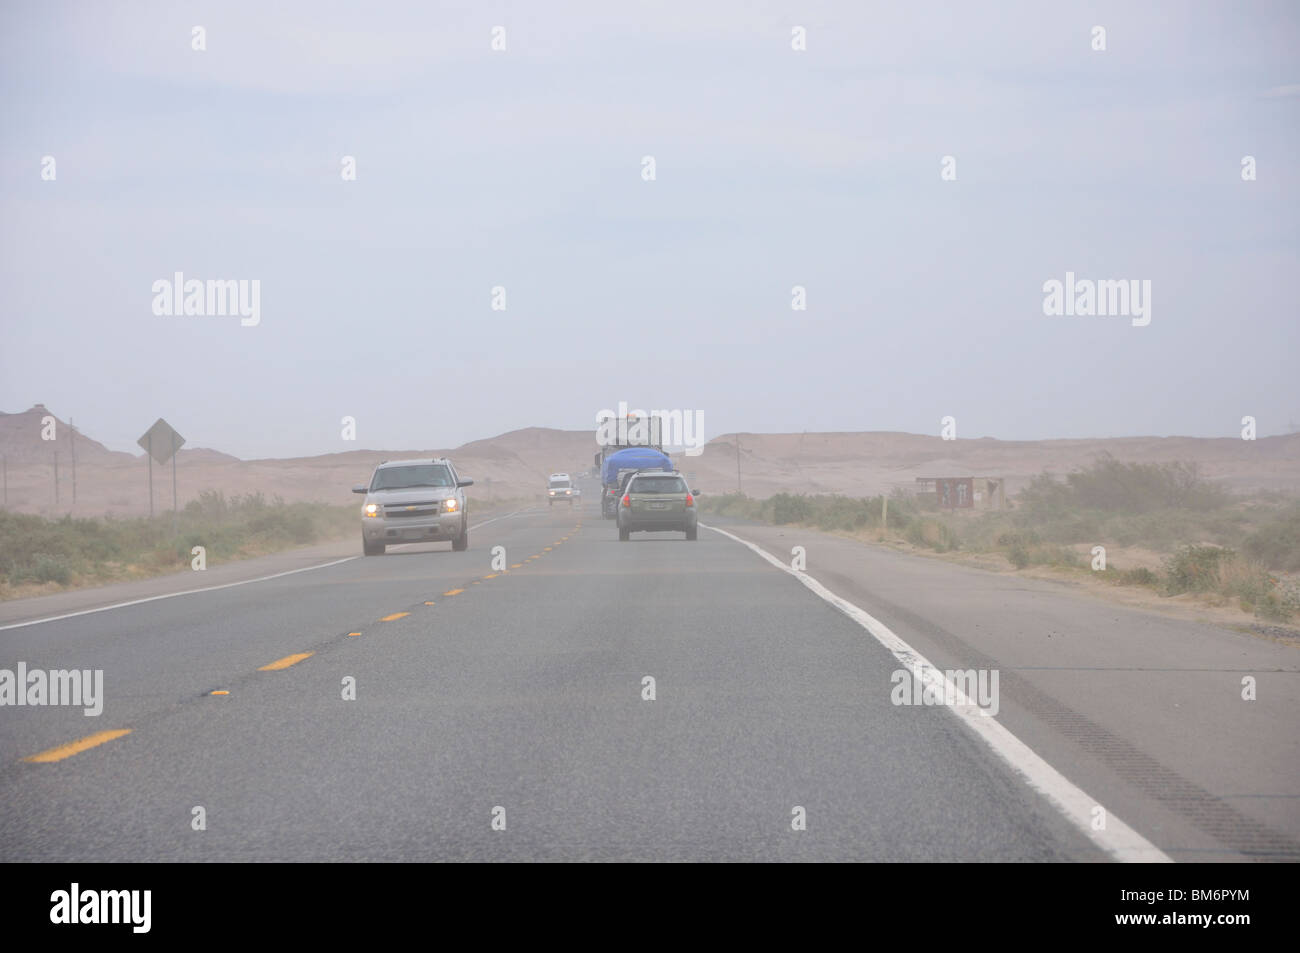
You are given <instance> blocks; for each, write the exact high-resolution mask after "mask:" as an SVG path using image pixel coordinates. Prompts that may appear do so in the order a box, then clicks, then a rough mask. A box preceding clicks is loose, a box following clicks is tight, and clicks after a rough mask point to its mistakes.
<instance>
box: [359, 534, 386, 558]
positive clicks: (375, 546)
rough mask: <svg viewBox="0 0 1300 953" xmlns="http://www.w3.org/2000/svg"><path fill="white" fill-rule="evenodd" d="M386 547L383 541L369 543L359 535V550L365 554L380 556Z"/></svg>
mask: <svg viewBox="0 0 1300 953" xmlns="http://www.w3.org/2000/svg"><path fill="white" fill-rule="evenodd" d="M386 548H387V546H386V545H385V544H384V543H371V542H370V540H368V539H366V538H365V537H364V536H362V537H361V551H362V552H364V553H365V554H366V555H367V556H382V555H384V550H385V549H386Z"/></svg>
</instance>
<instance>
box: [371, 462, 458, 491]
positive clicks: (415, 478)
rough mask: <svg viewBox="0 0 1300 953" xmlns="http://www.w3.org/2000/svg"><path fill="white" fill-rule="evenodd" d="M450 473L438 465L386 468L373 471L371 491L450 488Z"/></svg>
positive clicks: (451, 482)
mask: <svg viewBox="0 0 1300 953" xmlns="http://www.w3.org/2000/svg"><path fill="white" fill-rule="evenodd" d="M453 483H454V481H453V480H452V478H451V471H449V470H448V469H447V468H446V467H445V466H443V465H442V464H440V463H430V464H426V465H422V466H412V467H387V468H386V469H383V470H376V471H375V479H374V481H373V482H372V483H371V484H370V489H372V490H401V489H404V488H406V487H412V486H452V485H453Z"/></svg>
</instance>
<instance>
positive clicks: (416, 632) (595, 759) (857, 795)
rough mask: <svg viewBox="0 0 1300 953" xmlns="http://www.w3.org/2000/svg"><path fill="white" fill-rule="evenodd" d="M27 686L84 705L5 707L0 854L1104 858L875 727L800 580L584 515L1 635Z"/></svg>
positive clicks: (975, 752) (1054, 823)
mask: <svg viewBox="0 0 1300 953" xmlns="http://www.w3.org/2000/svg"><path fill="white" fill-rule="evenodd" d="M495 546H501V547H504V551H505V553H504V555H505V559H506V566H507V569H506V571H505V572H494V571H493V567H492V564H491V560H492V556H493V552H492V548H493V547H495ZM350 548H351V547H349V549H350ZM357 548H359V544H358V547H357ZM321 555H322V556H323V555H328V554H321ZM777 555H780V553H779V552H778V553H777ZM333 558H334V559H337V558H338V557H337V556H334V557H333ZM320 561H321V562H331V561H332V560H330V559H324V558H322V559H321V560H320ZM814 570H815V567H809V572H808V575H809V576H814V577H815V576H816V575H817V573H816V572H815V571H814ZM109 595H111V594H105V595H104V597H103V598H102V599H101V602H105V601H107V600H108V598H109ZM85 604H86V603H85V599H84V597H83V598H82V601H81V602H79V603H78V604H77V605H78V607H84V606H85ZM862 608H864V609H866V610H867V611H868V612H871V611H873V607H872V606H871V605H863V606H862ZM911 609H912V610H913V611H915V612H916V613H918V614H919V616H918V617H923V616H924V614H925V613H926V611H927V606H926V600H925V599H924V598H918V599H915V600H914V601H913V604H912V606H911ZM403 613H405V614H403ZM383 620H388V621H383ZM945 623H946V624H948V628H949V629H951V628H953V626H952V625H951V624H950V623H948V620H945ZM891 627H892V630H893V631H895V632H897V634H898V635H899V636H900V637H902V638H904V639H906V638H909V636H910V635H911V634H913V633H911V632H910V631H909V630H908V622H907V621H906V620H902V621H898V620H892V621H891ZM957 628H958V629H959V628H960V627H957ZM352 633H358V634H352ZM306 653H311V654H310V655H306ZM299 655H305V656H306V657H303V658H301V659H299V660H297V661H294V662H292V663H290V664H286V665H285V666H284V667H281V668H277V669H273V670H262V668H263V667H264V666H267V665H268V664H270V663H274V662H276V661H277V660H285V659H291V658H293V657H294V656H299ZM20 661H21V662H25V663H26V664H27V666H28V668H29V669H37V668H39V669H64V668H78V669H102V670H103V672H104V693H105V702H104V710H103V713H102V714H101V715H99V716H98V717H87V716H85V715H84V714H83V713H82V711H81V709H80V708H66V707H62V708H59V707H6V708H3V709H0V860H5V861H15V860H44V861H65V860H68V861H70V860H77V861H86V860H93V861H136V860H179V861H199V860H349V861H354V860H504V859H511V860H874V861H935V860H953V861H976V860H977V861H1067V860H1080V861H1100V860H1111V859H1114V857H1113V854H1112V853H1108V851H1107V850H1106V849H1105V846H1104V844H1099V842H1098V840H1097V839H1096V838H1095V837H1090V836H1089V834H1088V832H1087V830H1086V824H1081V823H1080V820H1079V818H1078V817H1071V816H1069V814H1068V812H1067V811H1064V810H1062V808H1061V806H1060V805H1059V804H1058V803H1055V802H1054V801H1053V800H1052V798H1050V797H1047V796H1044V794H1043V793H1042V791H1041V790H1039V789H1037V788H1036V787H1035V785H1034V784H1033V783H1031V782H1032V779H1030V780H1028V781H1027V779H1026V776H1025V774H1024V772H1023V771H1021V770H1019V769H1018V768H1017V767H1015V766H1013V765H1012V764H1011V763H1009V762H1008V761H1007V760H1006V759H1005V758H1003V757H1001V756H999V755H998V754H996V753H995V752H994V751H993V750H992V749H991V748H990V745H989V742H988V741H987V740H986V739H985V738H983V737H981V736H980V735H979V734H978V733H977V732H976V731H972V730H971V728H970V727H969V726H968V725H967V724H966V723H965V722H963V720H962V719H961V718H959V717H956V716H955V715H954V712H953V711H952V710H951V709H949V708H947V707H944V706H905V705H904V706H899V705H895V704H893V703H892V702H891V697H890V688H891V682H890V676H891V673H892V672H894V671H896V670H898V669H899V667H900V665H899V659H898V657H896V655H895V654H892V653H891V651H890V650H888V649H887V648H886V647H885V646H884V645H882V644H881V642H880V641H878V640H877V639H875V638H873V636H872V635H871V633H869V632H868V631H866V630H865V629H864V628H863V625H862V624H860V623H859V622H858V621H855V619H853V618H851V617H849V616H848V615H846V614H845V613H844V612H842V611H840V610H838V609H837V608H835V607H834V606H832V605H830V604H828V603H827V602H826V601H824V600H823V599H821V598H818V597H817V595H816V594H814V593H813V592H810V591H809V588H808V587H807V586H806V585H805V584H804V583H803V581H801V580H800V579H798V578H796V577H794V576H793V575H791V574H789V573H786V572H782V571H781V570H779V569H777V568H775V567H773V566H772V565H770V564H769V563H768V562H766V561H765V560H764V559H762V558H760V557H759V556H758V555H756V554H755V553H754V552H752V551H751V550H750V549H748V548H746V547H745V546H744V545H742V544H741V543H739V542H737V541H736V540H733V539H731V538H728V537H726V536H724V535H722V534H720V533H717V532H712V531H703V530H702V531H701V533H700V536H699V540H698V542H695V543H687V542H685V541H684V540H683V539H682V535H681V534H680V533H674V534H666V533H665V534H637V535H635V536H634V537H633V539H632V541H631V542H629V543H619V542H618V541H617V534H616V532H615V530H614V527H613V524H612V523H611V522H607V521H602V520H601V519H600V517H599V513H598V511H597V508H596V507H595V506H594V505H588V506H587V507H586V508H585V509H578V510H570V509H569V508H568V507H559V506H557V507H555V508H554V509H553V510H548V509H546V508H545V507H539V508H536V509H533V510H528V511H523V512H521V513H518V514H514V515H511V516H508V517H504V518H498V519H495V520H494V521H492V522H491V523H489V524H487V525H483V526H478V527H477V528H476V529H475V530H474V531H473V532H472V534H471V547H470V549H469V551H467V552H464V553H454V552H452V551H451V549H450V546H449V545H448V544H430V545H425V546H416V547H399V548H396V549H392V550H390V551H389V554H388V555H386V556H384V557H381V558H360V557H358V558H353V559H348V560H346V561H343V562H333V564H332V565H328V566H325V567H324V568H320V569H315V570H312V571H306V572H297V573H292V574H288V575H280V576H276V577H275V578H270V579H266V580H264V581H258V582H251V583H248V584H241V585H232V586H228V587H226V588H219V589H211V590H209V591H204V592H198V593H194V594H190V595H184V596H180V597H177V598H167V599H158V600H154V601H148V602H139V603H136V604H133V605H127V606H123V607H120V608H114V609H110V610H108V611H102V612H93V613H90V614H84V615H76V616H71V617H69V618H64V619H60V620H57V621H51V622H45V623H42V624H36V625H25V626H21V627H17V628H9V629H5V630H2V631H0V668H6V669H10V670H12V669H14V668H15V667H16V665H17V663H18V662H20ZM647 676H650V677H652V678H653V679H654V691H655V698H654V700H647V699H645V698H644V697H643V695H644V693H645V691H646V689H645V687H644V685H645V683H644V679H645V678H646V677H647ZM349 678H350V679H354V680H355V683H354V684H355V700H347V699H345V698H344V697H343V695H344V691H345V689H344V681H345V679H349ZM1290 684H1292V685H1293V684H1294V682H1292V683H1290ZM214 691H221V692H228V694H222V695H213V694H211V693H212V692H214ZM1012 710H1013V711H1014V710H1015V709H1014V705H1013V706H1012ZM999 720H1001V719H1000V718H999ZM105 731H128V732H129V733H127V734H123V735H120V736H118V737H114V738H112V739H111V740H106V741H104V742H103V743H100V744H98V745H95V746H93V747H88V748H86V749H85V750H81V751H79V752H77V753H68V750H67V749H62V748H61V746H64V745H67V744H68V743H69V742H74V741H76V740H77V739H80V738H83V737H86V736H88V735H91V734H92V733H97V732H105ZM1044 745H1045V746H1047V747H1050V746H1048V745H1046V742H1044ZM42 752H52V753H51V754H50V755H49V757H50V759H51V760H47V761H37V762H33V761H31V760H26V759H29V758H31V757H32V756H34V755H39V754H40V753H42ZM1040 753H1041V752H1040ZM1049 760H1051V759H1050V758H1049ZM1059 767H1061V766H1060V765H1058V768H1059ZM1069 767H1070V768H1071V769H1074V768H1075V767H1076V765H1074V764H1071V765H1069ZM1062 770H1064V769H1062ZM1080 770H1082V769H1080ZM1293 772H1294V768H1292V773H1293ZM1066 773H1067V774H1070V773H1071V772H1070V771H1067V772H1066ZM1090 778H1091V779H1092V780H1094V781H1095V782H1096V784H1103V782H1105V777H1104V775H1102V774H1100V773H1093V774H1091V775H1090ZM1071 780H1072V781H1075V782H1076V783H1077V782H1078V778H1076V777H1072V778H1071ZM1088 793H1089V795H1092V796H1095V797H1097V798H1098V799H1099V801H1100V802H1101V803H1105V801H1106V798H1107V796H1108V791H1107V790H1104V789H1103V790H1096V789H1095V786H1094V789H1093V790H1089V792H1088ZM1292 793H1295V792H1292ZM1126 796H1127V795H1126ZM1151 799H1152V800H1156V799H1158V796H1157V795H1151ZM1294 803H1296V802H1295V801H1291V802H1290V804H1294ZM1108 806H1109V805H1108ZM196 807H201V808H202V809H203V815H204V819H205V822H206V829H203V830H195V829H194V824H193V818H194V816H195V808H196ZM798 809H802V811H803V814H804V815H805V816H806V829H803V830H795V829H793V825H792V819H793V818H795V817H796V816H797V815H798V814H799V811H798ZM1287 810H1289V811H1290V812H1292V815H1293V813H1294V808H1293V807H1288V808H1287ZM502 819H504V829H503V830H501V829H494V820H495V823H496V826H498V827H499V826H501V824H502ZM1116 820H1117V821H1118V815H1117V816H1116ZM1214 823H1223V819H1222V817H1218V818H1217V819H1214ZM1252 823H1253V821H1252ZM1156 826H1159V825H1156ZM1137 833H1138V834H1140V835H1143V836H1145V837H1148V838H1151V841H1152V843H1153V844H1155V846H1157V847H1159V848H1161V849H1162V850H1164V849H1166V848H1168V849H1171V850H1174V849H1176V848H1178V847H1179V846H1180V845H1179V843H1175V842H1174V841H1177V839H1178V837H1179V836H1180V835H1179V832H1178V831H1177V830H1176V829H1171V830H1169V831H1162V830H1155V831H1148V830H1142V829H1141V828H1140V826H1139V828H1138V831H1137ZM1165 834H1168V837H1167V838H1165V842H1162V837H1163V836H1164V835H1165ZM1171 839H1172V840H1171ZM1278 843H1280V844H1282V850H1283V852H1284V853H1285V851H1286V850H1287V849H1289V847H1288V846H1287V845H1288V844H1289V843H1290V842H1289V841H1287V839H1286V837H1285V836H1283V837H1281V839H1280V840H1279V841H1278ZM1171 856H1174V855H1171ZM1174 859H1179V858H1178V857H1177V856H1174ZM1231 859H1239V858H1238V857H1237V855H1236V854H1233V856H1232V858H1231Z"/></svg>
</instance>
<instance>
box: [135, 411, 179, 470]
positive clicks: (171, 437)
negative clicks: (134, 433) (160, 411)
mask: <svg viewBox="0 0 1300 953" xmlns="http://www.w3.org/2000/svg"><path fill="white" fill-rule="evenodd" d="M136 443H138V444H139V445H140V446H141V447H142V448H143V449H144V452H145V453H147V454H149V456H151V457H153V458H154V459H155V460H156V461H158V462H159V463H166V462H167V461H168V460H170V459H171V458H172V455H173V454H174V453H175V452H176V451H177V450H179V449H180V448H181V447H183V446H184V445H185V438H184V437H182V436H181V435H180V434H178V433H177V432H176V431H175V430H173V429H172V425H171V424H169V423H168V422H167V421H165V420H163V419H162V418H161V417H159V418H158V422H157V423H155V424H154V425H153V426H152V427H150V428H149V429H148V430H146V431H145V432H144V436H143V437H141V438H140V439H139V440H137V441H136Z"/></svg>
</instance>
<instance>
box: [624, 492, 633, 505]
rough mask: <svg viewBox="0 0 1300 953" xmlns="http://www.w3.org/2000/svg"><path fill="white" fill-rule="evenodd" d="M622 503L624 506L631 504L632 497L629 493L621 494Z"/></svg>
mask: <svg viewBox="0 0 1300 953" xmlns="http://www.w3.org/2000/svg"><path fill="white" fill-rule="evenodd" d="M623 505H624V506H631V505H632V497H631V496H630V495H628V494H626V493H625V494H623Z"/></svg>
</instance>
